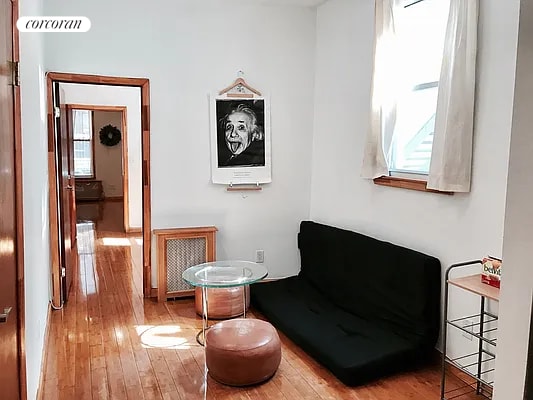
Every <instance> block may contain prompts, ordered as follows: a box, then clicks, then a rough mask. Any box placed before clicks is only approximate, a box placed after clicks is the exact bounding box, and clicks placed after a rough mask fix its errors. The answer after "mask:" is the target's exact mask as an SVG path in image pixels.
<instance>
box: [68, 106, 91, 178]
mask: <svg viewBox="0 0 533 400" xmlns="http://www.w3.org/2000/svg"><path fill="white" fill-rule="evenodd" d="M72 123H73V131H74V175H75V176H76V178H94V151H93V150H94V146H93V118H92V112H91V111H89V110H73V111H72Z"/></svg>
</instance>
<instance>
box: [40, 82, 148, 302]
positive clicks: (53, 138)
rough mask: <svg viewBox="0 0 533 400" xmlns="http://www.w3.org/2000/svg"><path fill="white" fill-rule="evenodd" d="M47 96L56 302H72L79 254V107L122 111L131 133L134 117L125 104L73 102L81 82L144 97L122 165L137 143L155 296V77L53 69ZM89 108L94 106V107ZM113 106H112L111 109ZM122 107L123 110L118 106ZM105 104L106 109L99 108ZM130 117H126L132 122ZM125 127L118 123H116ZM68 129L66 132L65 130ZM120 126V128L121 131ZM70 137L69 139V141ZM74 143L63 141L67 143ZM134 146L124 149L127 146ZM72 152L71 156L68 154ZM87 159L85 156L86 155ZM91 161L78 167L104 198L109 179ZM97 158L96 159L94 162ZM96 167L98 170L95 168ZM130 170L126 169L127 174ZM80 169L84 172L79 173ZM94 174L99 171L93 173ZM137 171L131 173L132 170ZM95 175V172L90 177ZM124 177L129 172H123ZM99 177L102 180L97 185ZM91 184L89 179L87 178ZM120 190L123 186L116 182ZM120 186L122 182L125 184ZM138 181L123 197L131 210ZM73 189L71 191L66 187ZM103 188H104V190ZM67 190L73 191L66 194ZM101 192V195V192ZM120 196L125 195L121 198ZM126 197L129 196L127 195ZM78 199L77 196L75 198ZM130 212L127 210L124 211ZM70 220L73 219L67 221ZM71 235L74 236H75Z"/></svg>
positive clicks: (142, 222) (126, 221)
mask: <svg viewBox="0 0 533 400" xmlns="http://www.w3.org/2000/svg"><path fill="white" fill-rule="evenodd" d="M47 83H48V91H47V97H48V98H47V100H48V121H49V153H48V167H49V174H50V177H51V178H50V222H51V223H50V225H51V227H50V236H51V253H52V297H53V305H54V306H55V307H61V306H62V304H63V303H64V302H66V301H68V290H69V289H68V288H69V286H70V283H69V279H71V278H69V276H72V268H73V266H74V265H75V259H76V258H77V240H76V236H75V235H76V233H75V231H74V230H73V229H70V228H69V227H71V226H72V223H71V222H72V220H74V221H75V220H76V219H77V217H76V208H77V207H76V204H77V203H76V201H75V198H76V185H77V184H80V183H81V184H83V182H84V181H83V179H80V177H78V179H77V178H76V171H75V170H76V167H75V166H74V163H75V161H76V157H75V149H74V139H73V138H74V133H73V127H74V126H75V121H74V117H75V111H76V110H80V115H82V114H84V113H81V111H83V110H85V112H86V113H87V112H91V115H92V116H93V117H94V115H93V113H95V112H97V111H101V112H120V113H122V114H121V128H122V129H121V134H122V133H123V132H124V131H126V132H129V131H130V130H129V124H128V122H124V123H122V121H124V119H123V118H125V116H126V115H129V114H130V113H129V110H126V109H124V106H96V109H91V107H90V104H89V105H87V104H80V103H79V102H72V101H70V100H69V99H68V98H66V97H67V96H66V95H65V90H64V88H66V87H67V86H78V87H83V88H89V87H93V86H94V87H96V88H103V87H107V86H110V87H113V88H114V91H117V92H119V91H120V90H126V89H128V88H130V89H131V90H133V91H136V92H135V93H137V100H138V107H137V108H138V113H137V115H138V121H137V124H138V126H139V137H138V139H137V140H132V139H131V137H130V135H129V134H127V136H126V137H127V139H126V140H125V141H123V140H121V141H122V147H118V148H121V149H122V151H119V153H121V155H122V157H121V163H122V165H124V164H125V161H127V160H128V159H130V158H132V157H130V155H131V152H130V150H131V148H130V146H132V145H134V146H137V148H138V149H139V153H138V156H136V157H135V158H136V165H137V167H138V174H137V176H138V177H139V182H138V193H139V196H138V197H139V207H138V209H139V215H138V219H139V221H138V224H137V226H138V227H139V230H141V231H142V238H143V240H142V263H143V268H142V271H143V293H144V296H145V297H150V295H151V222H150V215H151V209H150V171H149V168H150V130H149V81H148V80H147V79H141V78H119V77H106V76H95V75H78V74H65V73H56V72H50V73H48V74H47ZM88 106H89V107H88ZM110 107H111V108H110ZM117 107H118V108H117ZM98 108H100V109H98ZM127 119H128V118H126V119H125V121H127ZM93 122H94V121H93ZM116 128H117V129H119V128H118V127H116ZM65 130H66V131H67V132H64V131H65ZM119 130H120V129H119ZM98 135H99V132H98V133H97V132H94V137H93V139H94V140H93V142H92V143H91V144H90V146H95V142H96V140H98ZM65 138H67V139H65ZM65 140H66V141H67V142H68V145H63V146H62V143H64V141H65ZM125 145H126V146H128V147H124V146H125ZM78 147H79V149H78V152H79V153H83V152H82V151H81V150H80V149H82V148H85V149H87V147H88V145H87V144H80V145H79V146H78ZM65 152H66V153H67V154H68V155H67V156H66V157H65V155H64V153H65ZM82 158H83V157H82ZM86 161H87V160H85V161H83V162H82V164H83V163H85V164H84V165H85V166H83V165H82V166H80V165H78V170H79V169H82V170H83V169H84V171H85V172H86V173H87V174H88V176H87V177H86V178H89V179H93V182H92V183H93V184H95V185H96V189H95V190H93V192H92V193H93V195H95V193H96V196H97V197H104V198H105V194H104V190H103V182H101V180H99V179H95V178H97V177H96V175H95V174H94V172H97V167H95V166H94V164H93V165H92V166H91V165H87V162H86ZM93 162H94V160H93ZM91 168H92V169H93V171H91ZM127 168H128V167H126V168H121V174H123V173H124V170H125V169H127ZM78 172H79V171H78ZM91 172H93V173H91ZM130 172H131V171H130ZM89 175H90V176H89ZM123 176H124V175H123ZM94 181H100V182H96V183H94ZM85 183H87V181H85ZM124 183H126V185H127V190H126V191H124ZM112 186H114V189H115V190H116V189H117V185H116V184H114V185H112ZM119 186H120V185H119ZM132 186H133V183H132V181H131V179H129V177H128V176H127V175H126V178H124V179H122V199H123V201H124V202H125V203H127V206H126V207H125V208H126V209H127V210H129V211H131V208H132V207H130V205H131V198H132V197H131V188H132ZM65 187H66V188H67V189H68V190H67V191H65V190H64V188H65ZM98 187H99V188H98ZM110 188H111V186H108V187H107V189H108V193H110ZM65 193H67V195H65ZM98 193H100V194H98ZM117 197H119V196H117ZM124 197H126V199H124ZM73 198H74V200H72V199H73ZM122 215H126V210H125V211H124V212H123V213H122ZM67 219H70V221H71V222H70V223H66V222H65V221H66V220H67ZM122 222H123V226H124V228H129V229H130V230H131V228H132V225H133V221H132V218H131V213H130V212H128V216H127V217H125V218H123V221H122ZM69 233H70V236H71V237H72V239H69Z"/></svg>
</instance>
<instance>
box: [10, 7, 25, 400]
mask: <svg viewBox="0 0 533 400" xmlns="http://www.w3.org/2000/svg"><path fill="white" fill-rule="evenodd" d="M11 11H12V19H13V23H12V32H13V33H12V39H13V61H14V62H17V63H18V62H20V49H19V31H18V29H17V20H18V18H19V0H11ZM13 100H14V101H13V111H14V114H15V116H14V117H15V118H14V119H15V121H14V130H15V212H16V217H15V229H16V245H15V254H16V257H17V307H18V310H17V311H18V320H17V328H18V339H19V340H18V349H17V351H18V363H19V366H18V368H19V385H20V398H21V399H26V398H27V397H28V394H27V393H28V391H27V387H26V384H27V378H26V335H25V331H26V303H25V298H24V296H25V295H24V214H23V191H22V184H23V179H22V114H21V101H20V86H15V87H14V99H13Z"/></svg>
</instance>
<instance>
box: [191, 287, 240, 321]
mask: <svg viewBox="0 0 533 400" xmlns="http://www.w3.org/2000/svg"><path fill="white" fill-rule="evenodd" d="M244 290H246V309H247V310H248V307H250V285H246V286H244V287H243V286H237V287H229V288H208V289H207V317H208V318H209V319H225V318H233V317H238V316H239V315H242V314H243V313H244V306H243V305H244V296H243V291H244ZM202 301H203V295H202V288H200V287H197V288H196V289H195V291H194V303H195V308H196V314H198V315H200V316H202V310H203V309H204V307H203V304H202Z"/></svg>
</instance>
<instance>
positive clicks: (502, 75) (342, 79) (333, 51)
mask: <svg viewBox="0 0 533 400" xmlns="http://www.w3.org/2000/svg"><path fill="white" fill-rule="evenodd" d="M481 3H482V4H481V9H480V36H479V53H478V74H477V76H478V81H477V103H476V118H475V126H476V128H475V139H474V143H475V144H474V146H475V149H474V163H473V179H472V192H471V193H469V194H466V195H464V194H457V195H454V196H445V195H439V194H431V193H423V192H417V191H409V190H404V189H397V188H389V187H382V186H377V185H374V184H373V183H372V182H371V181H367V180H364V179H362V178H360V171H361V163H362V155H363V145H364V141H365V135H366V133H367V129H368V126H369V124H368V121H369V117H368V116H369V113H370V81H371V70H372V38H373V17H374V13H373V12H374V8H373V2H372V1H350V0H331V1H330V2H328V3H326V4H325V5H323V6H321V7H319V9H318V16H317V50H316V60H317V64H316V84H315V99H316V101H315V119H314V122H315V126H314V137H313V170H312V186H311V187H312V190H311V218H312V219H314V220H317V221H321V222H325V223H330V224H333V225H337V226H342V227H346V228H349V229H354V230H357V231H359V232H362V233H366V234H369V235H371V236H374V237H377V238H380V239H384V240H389V241H391V242H394V243H397V244H400V245H403V246H407V247H410V248H413V249H416V250H419V251H422V252H425V253H428V254H431V255H434V256H436V257H438V258H439V259H440V260H441V263H442V266H443V270H444V269H445V268H446V267H447V266H449V265H450V264H452V263H454V262H459V261H465V260H470V259H476V258H480V257H482V256H483V255H486V254H491V255H495V256H501V254H502V236H503V221H504V206H505V192H506V183H507V161H508V149H509V137H510V127H511V115H512V103H513V88H514V71H515V60H516V43H517V22H518V7H519V1H518V0H513V1H505V2H502V1H500V0H483V1H482V2H481ZM451 296H452V301H451V306H450V307H451V308H450V314H451V316H452V317H453V316H455V315H461V316H464V315H468V314H469V313H472V314H473V313H475V312H476V307H479V306H478V304H479V303H478V300H477V299H476V297H470V296H467V295H465V294H464V293H462V292H460V291H453V292H452V294H451ZM451 336H452V337H451V341H452V345H451V349H450V350H451V352H452V354H454V353H455V352H458V351H462V350H464V348H467V347H469V348H470V347H471V346H472V345H473V344H474V342H469V341H466V339H464V338H463V337H462V336H461V335H458V334H454V333H452V334H451Z"/></svg>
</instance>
